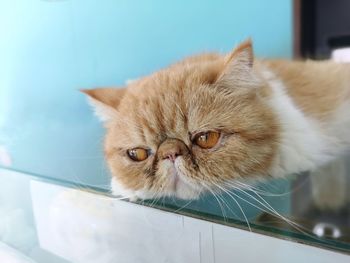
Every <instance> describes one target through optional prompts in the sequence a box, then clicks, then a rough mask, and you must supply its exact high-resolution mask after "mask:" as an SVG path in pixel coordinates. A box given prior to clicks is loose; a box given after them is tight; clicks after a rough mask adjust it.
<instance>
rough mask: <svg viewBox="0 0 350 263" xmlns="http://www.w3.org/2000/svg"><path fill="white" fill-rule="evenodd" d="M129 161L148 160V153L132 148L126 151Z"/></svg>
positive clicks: (141, 149)
mask: <svg viewBox="0 0 350 263" xmlns="http://www.w3.org/2000/svg"><path fill="white" fill-rule="evenodd" d="M127 153H128V156H129V158H130V159H131V160H133V161H136V162H141V161H144V160H146V159H147V158H148V151H147V150H146V149H143V148H134V149H130V150H128V151H127Z"/></svg>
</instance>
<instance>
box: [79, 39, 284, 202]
mask: <svg viewBox="0 0 350 263" xmlns="http://www.w3.org/2000/svg"><path fill="white" fill-rule="evenodd" d="M252 64H253V57H252V49H251V44H250V42H246V43H244V44H242V45H240V46H239V47H238V48H236V49H235V51H234V52H232V53H231V54H230V55H228V56H226V57H224V56H219V55H202V56H197V57H191V58H189V59H186V60H184V61H182V62H180V63H177V64H175V65H173V66H171V67H169V68H167V69H165V70H162V71H159V72H157V73H155V74H153V75H151V76H148V77H145V78H143V79H141V80H138V81H136V82H134V83H132V84H130V85H129V86H128V87H127V88H126V89H95V90H85V91H84V92H85V93H87V94H88V95H89V96H90V98H91V99H92V102H93V104H94V106H95V108H96V111H97V113H98V114H99V116H101V117H102V118H103V120H104V121H105V123H106V128H107V133H106V138H105V155H106V159H107V161H108V164H109V167H110V169H111V171H112V174H113V180H112V187H113V188H114V190H115V192H117V193H118V194H123V195H125V196H128V197H137V198H142V199H144V198H154V197H160V196H176V197H178V198H183V199H193V198H197V197H198V196H199V195H200V194H201V193H203V192H206V191H211V190H214V189H216V190H218V189H220V187H224V188H227V187H228V184H229V183H230V182H232V181H233V180H234V179H239V178H246V177H251V176H254V175H266V174H267V173H268V170H269V168H270V166H271V165H272V162H273V159H274V156H275V152H276V144H277V139H278V127H277V125H276V121H275V118H274V114H273V112H272V111H271V109H270V108H269V107H268V106H267V105H266V103H264V99H263V97H264V96H268V91H267V90H266V87H265V84H264V83H263V82H262V81H261V80H260V79H259V77H258V76H256V74H255V73H254V70H253V65H252Z"/></svg>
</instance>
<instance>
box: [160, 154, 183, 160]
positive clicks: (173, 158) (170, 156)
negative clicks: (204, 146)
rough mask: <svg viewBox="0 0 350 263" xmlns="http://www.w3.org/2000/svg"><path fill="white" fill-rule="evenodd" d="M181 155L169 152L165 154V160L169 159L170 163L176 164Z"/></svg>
mask: <svg viewBox="0 0 350 263" xmlns="http://www.w3.org/2000/svg"><path fill="white" fill-rule="evenodd" d="M180 155H181V154H180V152H169V153H166V154H164V156H163V159H169V160H170V161H172V162H175V160H176V158H177V157H178V156H180Z"/></svg>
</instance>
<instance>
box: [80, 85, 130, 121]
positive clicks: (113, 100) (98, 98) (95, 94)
mask: <svg viewBox="0 0 350 263" xmlns="http://www.w3.org/2000/svg"><path fill="white" fill-rule="evenodd" d="M80 91H81V92H83V93H85V94H86V95H88V100H89V102H90V104H91V105H92V106H93V108H94V109H95V113H96V115H97V116H98V117H99V118H100V119H101V120H102V121H104V122H106V121H109V120H111V119H113V118H116V117H118V111H117V108H118V105H119V103H120V101H121V99H122V98H123V96H124V94H125V91H126V89H125V88H98V89H82V90H80Z"/></svg>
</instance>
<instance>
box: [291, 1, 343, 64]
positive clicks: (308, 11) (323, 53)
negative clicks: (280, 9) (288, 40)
mask: <svg viewBox="0 0 350 263" xmlns="http://www.w3.org/2000/svg"><path fill="white" fill-rule="evenodd" d="M342 47H350V1H349V0H332V1H329V0H294V56H295V57H303V58H312V59H325V58H329V57H330V56H331V52H332V50H333V49H336V48H342Z"/></svg>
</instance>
